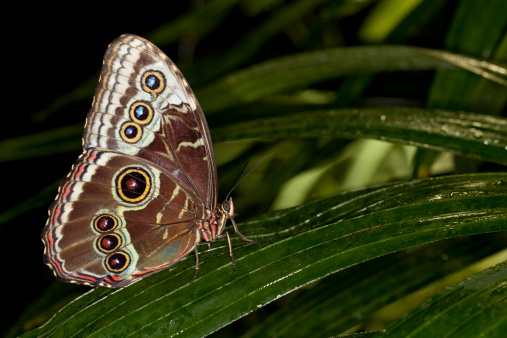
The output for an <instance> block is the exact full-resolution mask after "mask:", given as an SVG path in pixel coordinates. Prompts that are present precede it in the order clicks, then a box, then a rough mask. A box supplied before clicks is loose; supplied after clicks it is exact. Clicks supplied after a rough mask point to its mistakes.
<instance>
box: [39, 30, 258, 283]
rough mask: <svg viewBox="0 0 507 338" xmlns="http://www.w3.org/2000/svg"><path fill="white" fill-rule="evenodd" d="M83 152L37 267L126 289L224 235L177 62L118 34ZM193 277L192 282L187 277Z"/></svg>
mask: <svg viewBox="0 0 507 338" xmlns="http://www.w3.org/2000/svg"><path fill="white" fill-rule="evenodd" d="M83 148H84V151H83V153H82V154H81V155H80V156H79V158H78V159H77V160H76V162H75V163H74V165H73V166H72V169H71V171H70V173H69V175H68V176H67V178H66V179H65V180H64V181H63V182H62V183H61V184H60V188H59V190H58V195H57V196H56V199H55V201H54V203H53V204H52V205H51V207H50V208H49V218H48V221H47V223H46V226H45V227H44V231H43V232H42V235H41V238H42V241H43V242H44V246H45V251H44V262H45V263H46V264H47V265H49V267H50V268H51V269H53V271H54V273H55V275H56V276H57V277H58V278H59V279H61V280H63V281H65V282H71V283H79V284H86V285H90V286H104V287H124V286H127V285H130V284H132V283H134V282H136V281H138V280H140V279H141V278H144V277H146V276H149V275H151V274H153V273H155V272H158V271H161V270H163V269H165V268H167V267H169V266H171V265H173V264H175V263H176V262H178V261H179V260H181V259H182V258H183V257H185V256H187V255H188V254H189V253H191V252H193V251H195V253H196V270H195V274H194V279H195V277H196V276H197V269H198V268H199V256H198V251H197V247H198V245H199V244H208V245H209V243H210V242H213V241H214V240H215V239H218V238H223V237H227V240H228V242H229V252H230V255H231V258H232V262H233V266H234V270H235V262H234V257H233V256H232V248H231V241H230V238H229V234H228V233H227V232H224V227H225V224H226V222H227V220H228V219H230V220H231V221H232V224H233V226H234V230H235V231H236V233H238V234H239V235H240V236H241V237H242V238H243V239H244V240H247V241H249V240H248V239H247V238H245V237H244V236H243V235H242V234H241V233H240V232H239V231H238V228H237V227H236V223H235V222H234V218H233V216H234V207H233V203H232V199H231V198H226V201H225V202H224V203H222V204H217V173H216V165H215V154H214V152H213V146H212V143H211V137H210V133H209V129H208V125H207V123H206V119H205V117H204V114H203V112H202V109H201V107H200V106H199V103H198V102H197V99H196V97H195V95H194V93H193V91H192V89H191V88H190V86H189V85H188V83H187V81H186V80H185V78H184V77H183V75H182V74H181V72H180V71H179V69H178V68H177V67H176V65H175V64H174V63H173V62H172V61H171V60H170V59H169V58H168V57H167V56H166V55H165V54H164V53H163V52H162V51H161V50H160V49H158V48H157V47H156V46H155V45H153V44H152V43H150V42H149V41H147V40H145V39H143V38H141V37H138V36H135V35H129V34H125V35H122V36H120V37H119V38H117V39H116V40H114V41H113V42H112V43H111V44H110V45H109V47H108V49H107V51H106V54H105V56H104V62H103V66H102V70H101V73H100V80H99V83H98V85H97V88H96V89H95V95H94V101H93V104H92V107H91V109H90V111H89V112H88V116H87V119H86V125H85V130H84V133H83ZM192 280H193V279H192Z"/></svg>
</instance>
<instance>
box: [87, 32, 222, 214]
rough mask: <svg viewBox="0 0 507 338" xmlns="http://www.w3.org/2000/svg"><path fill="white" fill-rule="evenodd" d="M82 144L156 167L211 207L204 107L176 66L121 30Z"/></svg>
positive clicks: (211, 164) (211, 165)
mask: <svg viewBox="0 0 507 338" xmlns="http://www.w3.org/2000/svg"><path fill="white" fill-rule="evenodd" d="M83 146H84V148H85V149H87V148H104V149H112V150H117V151H120V152H123V153H125V154H128V155H133V156H137V157H140V158H143V159H146V160H148V161H150V162H153V163H155V164H157V165H160V166H161V167H162V168H164V169H166V170H167V171H168V172H170V173H171V174H172V175H173V176H175V177H176V178H178V179H179V180H180V181H181V182H182V183H184V184H187V185H188V186H189V188H190V189H192V190H193V191H194V193H195V194H196V195H197V196H199V197H200V198H201V199H202V201H203V202H204V203H205V205H207V206H210V207H213V206H214V205H215V202H216V184H215V182H216V165H215V155H214V153H213V145H212V143H211V137H210V134H209V129H208V125H207V123H206V119H205V117H204V114H203V112H202V109H201V107H200V105H199V103H198V101H197V99H196V97H195V95H194V93H193V91H192V89H191V88H190V86H189V85H188V83H187V81H186V80H185V78H184V77H183V74H181V72H180V71H179V70H178V68H177V67H176V65H175V64H174V63H173V62H172V61H171V60H170V59H169V58H168V57H167V56H166V55H165V54H164V53H163V52H162V51H161V50H160V49H158V48H157V47H156V46H155V45H153V44H152V43H151V42H149V41H147V40H145V39H143V38H141V37H138V36H135V35H129V34H125V35H122V36H120V37H119V38H118V39H116V40H114V41H113V42H112V43H111V44H110V45H109V47H108V49H107V51H106V54H105V56H104V64H103V66H102V71H101V73H100V80H99V84H98V85H97V88H96V90H95V97H94V103H93V105H92V108H91V109H90V112H89V113H88V117H87V122H86V126H85V131H84V135H83Z"/></svg>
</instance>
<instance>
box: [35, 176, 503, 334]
mask: <svg viewBox="0 0 507 338" xmlns="http://www.w3.org/2000/svg"><path fill="white" fill-rule="evenodd" d="M506 186H507V174H492V175H485V174H483V175H460V176H449V177H442V178H432V179H427V180H420V181H412V182H407V183H403V184H396V185H389V186H385V187H379V188H375V189H370V190H365V191H362V192H361V191H359V192H354V193H349V194H343V195H341V196H338V197H334V198H329V199H325V200H321V201H317V202H314V203H312V204H308V205H305V206H301V207H297V208H294V209H291V210H283V211H279V212H274V213H272V214H267V215H264V216H261V217H259V218H257V219H254V220H250V221H248V222H244V223H243V224H240V229H241V231H242V232H243V233H244V234H245V235H247V236H249V237H251V238H252V239H254V240H255V241H256V243H254V244H246V243H244V242H238V241H237V240H235V241H234V243H233V246H234V254H235V257H236V263H237V266H238V273H237V274H234V273H232V267H231V262H230V258H229V257H228V250H227V245H226V243H224V242H225V241H222V242H219V243H217V244H216V246H217V247H218V248H215V250H212V251H211V252H203V253H202V257H201V262H202V263H201V265H200V270H199V277H198V279H197V280H196V281H194V282H192V283H190V284H185V281H186V280H187V279H189V278H190V277H191V275H192V270H193V264H194V262H193V261H192V258H191V259H188V258H187V259H184V260H183V261H181V262H179V263H178V264H177V265H176V266H175V267H174V269H171V270H170V271H169V270H166V271H163V272H161V273H158V274H156V275H154V276H153V277H150V278H147V279H145V280H142V281H140V282H138V283H136V284H134V285H132V286H130V287H128V288H124V289H121V290H115V291H113V292H111V291H109V290H105V289H95V290H92V291H90V292H89V293H87V294H86V295H84V296H83V297H81V298H79V299H76V300H75V301H74V302H73V303H71V304H69V305H68V306H67V307H65V308H64V309H62V310H61V311H60V312H59V313H58V314H57V315H56V316H55V317H53V318H52V320H51V321H49V322H48V323H47V324H46V325H45V326H43V327H41V328H39V329H37V330H34V331H32V332H31V333H30V334H29V335H28V336H34V335H45V334H48V333H51V334H54V335H63V336H68V335H71V334H72V335H75V334H77V335H86V336H128V335H163V336H170V335H172V334H176V333H179V334H183V335H185V336H187V335H190V336H194V335H197V336H203V335H206V334H209V333H211V332H213V331H215V330H217V329H219V328H220V327H222V326H224V325H226V324H228V323H230V322H232V321H234V320H236V319H238V318H240V317H241V316H244V315H245V314H247V313H250V312H251V311H254V310H255V309H257V308H258V307H262V306H264V305H266V304H268V303H270V302H272V301H274V300H276V299H278V298H280V297H281V296H283V295H285V294H287V293H289V292H291V291H293V290H295V289H298V288H301V287H302V286H304V285H307V284H309V283H311V282H313V281H315V280H318V279H321V278H323V277H325V276H328V275H330V274H333V273H336V272H338V271H340V270H342V269H345V268H349V267H351V266H353V265H356V264H359V263H362V262H365V261H368V260H371V259H373V258H375V257H379V256H382V255H386V254H388V253H392V252H396V251H399V250H402V249H406V248H410V247H414V246H417V245H421V244H424V243H430V242H433V241H437V240H443V239H448V238H455V237H459V236H467V235H472V234H481V233H489V232H497V231H505V230H507V222H506V220H507V208H505V205H507V203H506V202H507V195H505V193H504V192H505V189H506ZM317 211H318V212H317Z"/></svg>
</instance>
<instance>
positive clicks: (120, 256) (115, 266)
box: [106, 251, 130, 272]
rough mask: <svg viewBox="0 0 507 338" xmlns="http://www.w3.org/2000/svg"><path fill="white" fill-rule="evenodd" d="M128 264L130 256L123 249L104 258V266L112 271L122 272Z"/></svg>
mask: <svg viewBox="0 0 507 338" xmlns="http://www.w3.org/2000/svg"><path fill="white" fill-rule="evenodd" d="M129 264H130V256H129V255H128V254H127V253H125V252H123V251H118V252H115V253H114V254H111V255H109V256H108V257H107V258H106V268H107V269H108V270H109V271H112V272H122V271H123V270H125V269H126V268H127V267H128V266H129Z"/></svg>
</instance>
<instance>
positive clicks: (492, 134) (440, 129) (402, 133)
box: [213, 108, 507, 164]
mask: <svg viewBox="0 0 507 338" xmlns="http://www.w3.org/2000/svg"><path fill="white" fill-rule="evenodd" d="M506 131H507V120H506V119H503V118H498V117H492V116H485V115H479V114H471V113H465V112H451V111H443V110H423V109H416V108H383V109H340V110H330V111H314V112H305V113H302V114H295V115H290V116H283V117H274V118H266V119H256V120H253V121H251V122H243V123H237V124H234V125H230V126H226V127H222V128H216V129H214V130H213V138H214V140H216V141H227V140H237V139H245V138H246V139H248V138H263V137H264V138H285V137H340V138H355V137H363V138H376V139H380V140H386V141H391V142H397V143H404V144H410V145H416V146H419V147H423V148H430V149H438V150H452V151H454V152H456V153H457V154H462V155H466V156H470V157H475V158H479V159H484V160H487V161H492V162H496V163H502V164H507V133H506Z"/></svg>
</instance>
